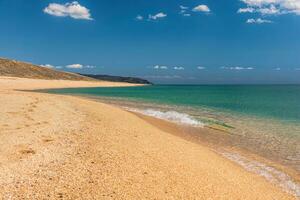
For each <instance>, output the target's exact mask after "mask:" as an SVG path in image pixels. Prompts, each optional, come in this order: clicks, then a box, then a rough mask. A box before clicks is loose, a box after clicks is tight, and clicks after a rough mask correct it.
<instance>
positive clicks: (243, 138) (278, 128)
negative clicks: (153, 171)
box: [46, 85, 300, 198]
mask: <svg viewBox="0 0 300 200" xmlns="http://www.w3.org/2000/svg"><path fill="white" fill-rule="evenodd" d="M46 92H49V93H55V94H69V95H79V96H85V97H88V98H93V99H96V100H99V101H102V102H105V103H109V104H113V105H117V106H119V107H122V108H123V109H126V110H128V111H131V112H136V113H139V114H143V115H148V116H151V117H155V118H159V119H163V120H167V121H170V122H173V123H176V124H178V125H180V126H183V127H190V128H191V129H187V128H186V129H185V130H187V132H189V131H188V130H193V131H192V134H193V135H195V134H196V135H197V133H198V135H199V137H198V139H199V140H202V141H204V142H207V143H209V144H210V145H211V146H212V147H214V148H215V150H216V152H218V153H219V154H220V155H222V156H224V157H226V158H227V159H230V160H231V161H232V162H235V163H237V164H239V165H241V166H242V167H244V168H245V169H246V170H248V171H250V172H253V173H257V174H259V175H260V176H263V177H264V178H265V179H267V180H268V181H270V182H272V183H274V184H277V185H279V186H280V187H282V188H283V189H284V190H286V191H287V192H290V193H291V194H293V195H295V196H296V198H300V183H299V180H300V85H149V86H148V85H147V86H139V87H111V88H110V87H108V88H100V87H99V88H69V89H52V90H47V91H46ZM203 129H210V130H214V133H211V132H205V133H206V134H203ZM197 130H198V132H197ZM253 155H254V156H253ZM255 155H257V156H255Z"/></svg>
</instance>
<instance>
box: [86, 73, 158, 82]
mask: <svg viewBox="0 0 300 200" xmlns="http://www.w3.org/2000/svg"><path fill="white" fill-rule="evenodd" d="M80 75H82V76H87V77H91V78H94V79H98V80H102V81H112V82H126V83H137V84H152V83H151V82H149V81H148V80H145V79H141V78H136V77H122V76H110V75H100V74H80Z"/></svg>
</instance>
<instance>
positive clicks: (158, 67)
mask: <svg viewBox="0 0 300 200" xmlns="http://www.w3.org/2000/svg"><path fill="white" fill-rule="evenodd" d="M153 69H168V67H167V66H164V65H155V66H154V67H153Z"/></svg>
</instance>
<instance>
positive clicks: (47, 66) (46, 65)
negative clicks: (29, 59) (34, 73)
mask: <svg viewBox="0 0 300 200" xmlns="http://www.w3.org/2000/svg"><path fill="white" fill-rule="evenodd" d="M40 66H41V67H46V68H50V69H61V68H62V67H61V66H54V65H50V64H45V65H40Z"/></svg>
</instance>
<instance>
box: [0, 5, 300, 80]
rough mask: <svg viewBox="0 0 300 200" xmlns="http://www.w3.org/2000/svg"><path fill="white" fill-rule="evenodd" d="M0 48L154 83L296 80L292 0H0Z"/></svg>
mask: <svg viewBox="0 0 300 200" xmlns="http://www.w3.org/2000/svg"><path fill="white" fill-rule="evenodd" d="M0 26H1V31H0V56H1V57H6V58H11V59H16V60H22V61H27V62H32V63H35V64H38V65H44V66H48V67H51V66H52V67H55V68H57V69H58V70H66V71H72V72H79V73H99V74H111V75H123V76H139V77H142V78H147V79H149V80H151V81H153V82H156V83H187V84H191V83H202V84H203V83H204V84H206V83H208V84H210V83H300V0H226V1H225V0H224V1H217V0H185V1H183V0H182V1H179V0H168V1H162V0H152V1H147V0H127V1H124V0H119V1H117V0H97V1H95V0H79V1H77V2H74V1H67V0H66V1H62V0H0Z"/></svg>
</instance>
